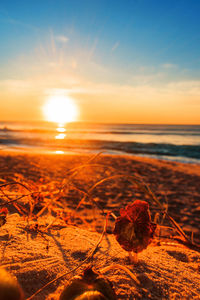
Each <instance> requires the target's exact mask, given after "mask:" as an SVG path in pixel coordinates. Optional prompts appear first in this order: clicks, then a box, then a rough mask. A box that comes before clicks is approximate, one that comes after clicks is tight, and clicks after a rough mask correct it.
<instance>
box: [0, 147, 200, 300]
mask: <svg viewBox="0 0 200 300" xmlns="http://www.w3.org/2000/svg"><path fill="white" fill-rule="evenodd" d="M0 167H1V168H0V170H1V171H0V174H1V177H0V178H1V181H0V184H1V185H3V184H6V183H8V182H13V181H17V182H18V183H20V184H13V185H8V186H5V187H2V188H1V191H0V193H1V194H0V204H3V203H7V202H8V197H9V198H10V199H15V198H16V197H19V196H20V195H24V194H29V193H30V192H33V191H34V192H35V194H34V195H35V198H34V199H33V198H31V197H30V195H29V196H25V197H23V198H21V199H19V200H18V201H17V202H13V203H12V204H11V203H10V204H7V205H6V207H7V208H8V210H9V215H8V216H7V222H6V224H5V225H3V226H2V227H1V228H0V259H1V265H2V266H3V267H5V268H6V269H7V270H8V271H10V272H11V273H12V274H13V275H15V276H16V277H17V279H18V281H19V283H20V284H21V286H22V288H23V290H24V293H25V296H26V298H28V297H30V296H31V295H32V294H33V293H35V292H36V291H37V290H38V289H40V288H41V287H42V286H43V285H45V284H46V283H48V282H49V281H51V280H52V279H54V278H56V277H57V276H59V275H62V274H63V273H65V272H69V271H71V270H72V269H73V268H74V267H76V266H78V265H79V264H80V263H81V262H82V261H84V259H85V258H86V257H87V256H88V254H89V251H90V250H91V249H94V248H95V245H96V244H97V242H98V240H99V238H100V236H101V232H102V230H103V227H104V224H105V216H104V214H103V213H102V211H101V210H100V209H99V208H98V207H96V206H95V205H94V203H93V202H92V201H91V200H90V201H89V200H88V199H85V200H84V201H82V203H81V204H80V201H81V199H82V200H83V197H84V195H85V194H84V193H86V192H88V191H90V189H91V187H93V186H94V184H95V183H96V182H100V180H102V182H101V184H99V185H97V186H96V188H95V189H93V190H91V199H92V200H93V201H95V202H96V203H97V204H98V205H100V206H101V207H102V208H103V209H104V212H105V213H106V212H107V211H112V212H113V213H114V214H115V215H116V216H119V209H120V208H121V207H125V206H126V205H127V204H128V203H131V202H133V201H134V200H136V199H140V200H145V201H148V202H149V204H150V210H151V216H152V220H153V221H154V220H155V221H156V222H157V223H158V229H159V230H157V232H156V236H155V239H154V241H153V242H152V244H151V245H150V246H149V247H148V248H147V249H145V250H144V251H143V252H141V253H139V262H138V264H136V265H133V264H132V263H131V262H130V261H129V259H128V254H127V252H126V251H124V250H123V249H122V248H121V247H120V246H119V244H118V243H117V241H116V240H115V237H114V236H113V234H112V230H113V227H114V219H112V217H110V218H109V222H108V226H107V233H106V235H105V236H104V238H103V240H102V242H101V243H100V246H99V248H98V249H97V251H96V253H95V255H94V257H93V260H92V262H91V261H90V262H87V263H85V264H83V265H82V266H81V267H80V268H79V269H78V270H77V271H75V272H73V273H70V274H69V275H67V276H66V277H65V278H63V279H62V280H57V281H56V282H54V283H53V284H51V285H49V286H48V287H47V288H46V289H44V290H43V291H42V292H41V293H40V294H38V295H37V296H35V297H34V299H58V297H59V295H60V293H61V291H62V290H63V287H64V285H66V284H68V281H69V280H70V278H72V277H73V276H74V275H77V274H80V273H82V271H83V269H84V268H85V267H86V265H87V264H88V263H92V264H93V267H94V268H95V269H96V270H97V271H99V272H101V270H103V268H104V267H106V266H109V265H110V266H111V265H116V264H120V265H122V266H125V267H127V268H128V269H129V270H131V271H132V273H133V274H134V275H135V276H136V278H137V283H136V282H135V281H134V280H133V279H132V278H131V277H130V276H129V275H128V274H127V273H126V272H125V271H123V270H121V269H119V268H115V269H111V270H109V271H107V272H103V271H102V272H103V274H104V275H105V276H107V278H108V279H109V280H110V281H111V282H112V283H113V286H114V289H115V291H116V294H117V297H118V299H200V252H199V251H197V250H194V249H189V248H188V247H186V246H185V245H183V244H181V243H179V242H178V240H177V236H178V233H177V232H175V231H174V230H172V229H171V228H172V225H171V224H170V223H169V221H167V219H166V218H165V219H164V220H163V214H162V213H161V211H160V210H159V209H158V207H157V205H156V204H155V203H154V204H153V203H152V202H151V199H150V197H149V195H147V194H146V193H145V192H144V191H141V189H139V188H138V187H137V185H136V184H134V182H133V181H132V178H135V177H134V176H136V178H137V179H138V178H139V179H140V180H143V181H144V182H145V183H147V184H148V185H149V187H150V188H151V190H152V192H154V193H155V195H156V197H157V199H158V200H159V201H160V202H161V203H162V204H163V205H164V206H165V208H167V209H168V213H169V214H170V216H172V217H173V218H174V219H175V220H176V221H177V222H178V223H179V225H180V226H181V228H182V229H183V230H184V231H185V233H186V235H187V236H188V237H189V238H190V237H191V235H192V239H193V240H194V242H195V243H199V242H200V201H199V200H200V187H199V182H200V166H199V165H189V164H181V163H175V162H166V161H160V160H156V159H149V158H139V157H132V156H112V155H103V154H101V155H99V156H97V157H94V156H92V155H57V156H56V155H47V154H46V155H45V154H40V155H39V154H34V155H33V154H25V153H24V154H18V153H14V152H13V153H11V152H3V151H2V152H1V156H0ZM73 168H76V169H73ZM72 169H73V171H71V170H72ZM122 173H123V174H124V177H122V176H119V175H120V174H122ZM117 176H118V177H117ZM128 176H133V177H128ZM110 177H112V179H111V178H110ZM105 178H110V179H108V180H104V179H105ZM130 178H131V180H129V179H130ZM21 184H24V185H25V186H26V187H27V188H28V189H29V190H30V192H29V191H28V190H26V188H24V187H23V186H22V185H21ZM61 188H62V192H60V191H61ZM38 191H40V192H41V193H40V197H38V198H37V197H36V195H38V193H37V192H38ZM5 194H6V195H7V197H6V196H5ZM34 201H38V203H37V205H36V206H35V207H34V209H33V212H32V213H30V203H34ZM40 201H41V202H42V203H43V205H42V206H41V205H40V203H39V202H40ZM15 203H17V205H18V206H16V205H14V204H15ZM79 204H80V207H79V208H78V209H77V205H79ZM45 205H46V209H45V210H44V211H43V213H41V214H40V212H41V209H42V207H44V206H45ZM32 208H33V207H32ZM37 214H39V215H38V218H37V220H36V219H34V217H35V216H36V215H37ZM36 224H37V225H36ZM161 224H162V225H163V226H164V227H160V226H159V225H161ZM36 226H38V227H36ZM169 227H170V228H169Z"/></svg>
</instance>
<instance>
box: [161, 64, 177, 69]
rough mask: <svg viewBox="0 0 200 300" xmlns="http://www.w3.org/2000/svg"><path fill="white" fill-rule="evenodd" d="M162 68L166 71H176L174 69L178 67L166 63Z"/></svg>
mask: <svg viewBox="0 0 200 300" xmlns="http://www.w3.org/2000/svg"><path fill="white" fill-rule="evenodd" d="M162 67H163V68H164V69H174V68H177V65H175V64H171V63H165V64H162Z"/></svg>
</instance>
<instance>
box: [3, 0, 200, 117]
mask: <svg viewBox="0 0 200 300" xmlns="http://www.w3.org/2000/svg"><path fill="white" fill-rule="evenodd" d="M199 11H200V1H198V0H196V1H195V0H191V1H189V0H188V1H184V0H176V1H170V0H168V1H164V0H160V1H155V0H151V1H149V0H132V1H129V0H126V1H110V0H107V1H104V0H98V1H95V0H93V1H92V0H91V1H89V0H87V1H86V0H85V1H84V0H82V1H81V0H79V1H77V0H74V1H69V0H68V1H67V0H65V1H60V0H57V1H54V0H42V1H37V0H35V1H28V0H26V1H25V0H24V1H12V0H10V1H4V0H1V3H0V36H1V45H0V70H1V71H0V80H1V87H3V89H4V90H5V89H7V90H9V83H10V84H11V87H10V89H11V90H12V84H15V88H16V85H17V82H16V81H19V86H20V88H21V89H22V86H23V83H24V82H25V81H26V82H25V83H26V84H27V81H28V82H29V84H30V82H31V81H32V82H33V81H34V80H35V78H36V77H37V76H40V74H42V78H43V81H44V82H43V86H42V87H41V86H39V85H38V89H35V91H33V89H32V90H31V92H32V94H31V95H32V96H33V92H34V93H35V95H36V94H37V97H36V96H35V100H33V103H36V104H38V103H39V101H41V100H39V98H38V93H39V91H40V92H43V93H44V94H45V91H46V90H48V89H61V88H62V89H65V88H66V89H68V90H69V89H71V92H72V93H75V89H74V84H72V82H76V84H75V86H76V90H79V92H76V98H77V99H78V98H80V99H78V100H77V101H79V102H80V103H81V101H82V103H83V102H87V105H89V101H90V100H89V98H90V97H89V96H88V97H86V94H87V93H88V94H89V95H90V94H92V95H93V94H94V92H93V89H96V90H98V89H99V90H102V89H104V91H106V92H105V93H104V94H105V97H107V98H109V97H108V96H109V95H110V94H113V92H112V89H113V90H114V89H115V88H116V90H118V89H119V91H118V92H119V93H123V91H122V90H120V88H122V89H124V87H126V88H127V89H129V88H130V89H129V90H128V91H127V90H126V92H127V93H132V97H133V98H134V95H136V96H135V97H137V93H139V90H138V89H139V87H140V89H141V92H142V91H144V93H146V95H148V93H149V92H150V94H151V92H152V88H153V89H154V91H153V94H152V96H151V97H153V98H155V97H157V101H159V99H160V98H159V96H160V97H161V98H162V96H163V97H164V98H165V97H167V94H168V92H166V94H165V95H163V93H164V90H165V91H167V89H168V91H169V94H170V96H172V95H173V92H176V93H177V88H178V89H179V92H180V93H179V94H181V93H183V94H184V93H185V92H186V91H189V92H188V93H189V94H188V98H187V99H185V98H184V99H183V103H185V102H188V101H189V100H188V99H191V102H192V103H193V104H194V103H195V106H196V105H197V106H198V105H199V102H198V97H199V95H200V94H199V89H198V83H199V81H200V32H199V28H200V18H199ZM53 68H55V69H56V70H55V69H53ZM58 69H59V71H58ZM51 72H52V73H54V74H57V78H56V80H57V82H56V83H55V86H53V85H52V82H53V81H55V80H54V78H53V75H52V78H49V77H50V73H51ZM58 72H59V74H60V75H58ZM45 76H46V82H45V79H44V78H45ZM58 76H61V77H62V78H63V77H64V76H66V77H68V79H69V82H67V83H66V82H65V84H61V81H62V80H60V82H58V81H59V80H58ZM12 81H13V82H12ZM34 82H35V81H34ZM78 82H79V84H78ZM4 83H6V87H5V86H4V85H3V84H4ZM40 83H41V81H40ZM20 84H22V85H20ZM26 84H25V85H26ZM37 84H38V83H37ZM144 87H145V88H146V89H144ZM147 87H149V92H148V88H147ZM134 88H135V89H136V90H134ZM42 89H43V90H42ZM161 89H162V93H161ZM83 90H84V91H83ZM26 92H27V90H26ZM101 93H102V92H100V93H99V94H97V95H96V96H97V97H96V99H99V100H96V101H97V102H98V101H100V98H102V102H104V101H105V100H104V99H103V96H102V95H100V94H101ZM119 93H118V94H119ZM160 93H161V94H160ZM191 93H192V96H191ZM8 94H9V91H7V94H6V96H7V97H8V98H9V99H10V97H11V96H9V95H8ZM82 94H84V96H81V95H82ZM125 94H126V93H125ZM4 96H5V95H4ZM26 96H27V94H26ZM100 96H101V97H100ZM168 96H169V95H168ZM179 96H180V95H179ZM24 97H25V96H24ZM121 97H122V95H121ZM33 98H34V97H33ZM36 98H37V99H36ZM86 98H87V99H86ZM93 98H94V97H93ZM111 98H112V97H111ZM111 98H110V99H111ZM164 98H163V99H164ZM179 98H180V97H179ZM12 99H13V96H12ZM81 99H82V100H81ZM112 99H113V98H112ZM124 99H125V98H124ZM151 99H152V98H151ZM174 99H177V94H175V95H174ZM13 101H14V100H13ZM34 101H35V102H34ZM94 101H95V100H94ZM110 101H111V102H112V101H113V100H110ZM120 101H121V102H122V100H119V103H121V102H120ZM130 101H131V100H130V99H129V100H128V98H127V105H129V104H130ZM134 101H136V100H135V98H134ZM134 101H133V102H134ZM139 101H140V100H139ZM143 101H144V103H143V104H144V105H146V102H145V101H147V100H145V99H144V100H143ZM150 101H151V100H150ZM176 101H177V100H176ZM16 102H17V100H16ZM179 102H180V101H179ZM165 104H166V103H165ZM179 104H180V103H179ZM87 105H86V106H87ZM99 105H100V104H99ZM154 105H156V103H154ZM187 105H188V104H187ZM102 107H103V106H102ZM177 107H178V102H177ZM102 109H103V108H102ZM184 109H186V108H184ZM193 109H194V105H193ZM195 109H196V108H195ZM7 110H8V109H7ZM7 110H6V111H7ZM141 110H142V107H141V109H140V113H141ZM102 111H103V110H102ZM192 112H193V110H192V108H191V113H192ZM115 114H117V112H116V113H115ZM116 117H117V115H116V116H115V118H116ZM85 118H86V117H85ZM88 118H89V120H90V119H91V120H92V118H94V117H92V116H90V117H88ZM115 118H114V119H115ZM124 118H126V117H124ZM83 119H84V118H83ZM86 119H87V118H86ZM111 119H112V118H111ZM184 120H185V122H187V120H186V117H185V119H183V121H182V122H184ZM133 122H134V120H133ZM195 122H200V119H198V118H197V116H195Z"/></svg>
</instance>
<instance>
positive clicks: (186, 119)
mask: <svg viewBox="0 0 200 300" xmlns="http://www.w3.org/2000/svg"><path fill="white" fill-rule="evenodd" d="M61 79H62V80H63V77H62V78H61ZM67 80H68V83H67V84H66V83H65V84H62V83H60V82H59V78H58V77H56V76H55V78H53V76H52V78H51V77H49V75H48V74H47V76H46V78H45V76H42V77H41V78H38V79H35V78H29V79H23V80H9V81H2V82H1V83H0V85H1V89H0V99H1V100H0V119H1V120H44V118H45V117H44V114H43V111H42V108H43V106H44V103H45V102H46V100H47V99H48V97H51V96H52V95H54V94H55V93H61V94H63V95H66V96H67V95H70V98H71V99H73V100H74V102H75V104H76V106H77V109H78V117H77V121H87V122H108V123H109V122H111V123H115V122H116V123H153V124H162V123H164V124H200V114H199V111H200V110H199V104H198V99H199V96H200V92H199V88H198V85H199V83H198V82H195V81H194V82H193V81H191V82H178V83H175V84H173V85H170V84H165V85H158V86H154V87H153V86H151V85H150V84H149V85H137V86H134V85H132V86H130V85H118V84H114V83H112V84H102V83H100V84H99V83H95V82H89V81H85V80H82V79H80V78H76V80H75V78H73V80H74V81H73V80H72V79H70V78H69V77H67V78H66V81H67ZM66 85H67V88H64V87H65V86H66Z"/></svg>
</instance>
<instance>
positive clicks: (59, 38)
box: [55, 35, 69, 44]
mask: <svg viewBox="0 0 200 300" xmlns="http://www.w3.org/2000/svg"><path fill="white" fill-rule="evenodd" d="M55 40H56V41H57V42H60V43H64V44H65V43H67V42H68V41H69V38H68V37H67V36H65V35H56V36H55Z"/></svg>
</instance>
